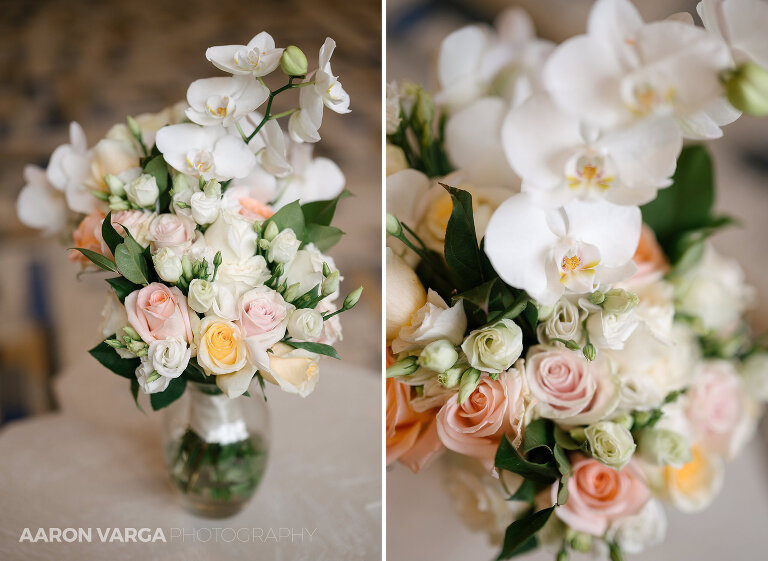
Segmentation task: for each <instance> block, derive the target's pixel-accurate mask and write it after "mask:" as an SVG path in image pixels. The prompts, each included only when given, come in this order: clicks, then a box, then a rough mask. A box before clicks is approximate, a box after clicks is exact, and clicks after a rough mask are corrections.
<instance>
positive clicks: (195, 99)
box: [186, 76, 269, 127]
mask: <svg viewBox="0 0 768 561" xmlns="http://www.w3.org/2000/svg"><path fill="white" fill-rule="evenodd" d="M268 97H269V88H267V87H266V86H265V85H264V84H263V83H262V82H259V81H258V80H255V79H254V78H253V77H252V76H233V77H229V78H204V79H202V80H195V81H194V82H192V84H190V86H189V89H187V102H188V103H189V108H188V109H187V111H186V115H187V117H188V118H189V120H190V121H192V122H193V123H197V124H198V125H204V126H209V125H218V124H219V123H220V124H222V125H224V126H225V127H230V126H232V125H234V124H235V123H237V122H238V121H239V120H240V119H241V118H243V117H245V116H246V115H247V114H248V113H250V112H251V111H253V110H254V109H256V108H257V107H258V106H259V105H261V104H262V103H264V102H265V101H267V98H268Z"/></svg>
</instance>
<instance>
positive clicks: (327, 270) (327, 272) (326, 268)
mask: <svg viewBox="0 0 768 561" xmlns="http://www.w3.org/2000/svg"><path fill="white" fill-rule="evenodd" d="M323 276H324V277H329V276H331V268H330V267H329V266H328V263H326V262H325V261H323Z"/></svg>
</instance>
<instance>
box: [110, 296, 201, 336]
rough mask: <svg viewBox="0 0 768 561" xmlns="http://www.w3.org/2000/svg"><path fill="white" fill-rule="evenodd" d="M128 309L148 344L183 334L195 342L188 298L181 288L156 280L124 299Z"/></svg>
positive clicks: (129, 320) (136, 327)
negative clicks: (168, 285)
mask: <svg viewBox="0 0 768 561" xmlns="http://www.w3.org/2000/svg"><path fill="white" fill-rule="evenodd" d="M125 312H126V314H127V315H128V322H129V323H130V324H131V327H133V328H134V329H135V330H136V332H137V333H138V334H139V336H140V337H141V338H142V339H143V340H144V342H145V343H152V342H153V341H157V340H159V339H170V338H171V337H181V338H182V339H184V340H185V341H187V342H189V341H192V328H191V325H190V320H189V309H188V308H187V299H186V298H185V297H184V295H183V294H182V293H181V291H180V290H179V289H178V288H176V287H175V286H174V287H170V288H169V287H167V286H166V285H164V284H161V283H159V282H153V283H151V284H149V285H147V286H145V287H144V288H142V289H140V290H136V291H134V292H131V293H130V294H129V295H128V296H126V298H125Z"/></svg>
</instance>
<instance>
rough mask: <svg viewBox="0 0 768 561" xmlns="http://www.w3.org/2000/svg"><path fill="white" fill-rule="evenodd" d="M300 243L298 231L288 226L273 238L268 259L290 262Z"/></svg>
mask: <svg viewBox="0 0 768 561" xmlns="http://www.w3.org/2000/svg"><path fill="white" fill-rule="evenodd" d="M270 225H271V224H270ZM267 229H269V228H267ZM300 245H301V240H299V239H298V238H297V237H296V233H295V232H294V231H293V230H291V229H290V228H286V229H285V230H283V231H282V232H280V233H279V234H278V235H277V236H275V237H274V238H273V239H272V240H271V242H270V244H269V251H268V252H267V259H268V260H269V261H274V262H277V263H288V262H290V261H291V260H293V258H294V257H296V252H297V251H299V246H300Z"/></svg>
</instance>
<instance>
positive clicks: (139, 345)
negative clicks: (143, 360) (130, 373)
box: [126, 341, 147, 356]
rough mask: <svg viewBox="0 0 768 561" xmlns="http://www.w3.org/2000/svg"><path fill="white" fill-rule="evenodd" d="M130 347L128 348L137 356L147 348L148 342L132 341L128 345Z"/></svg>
mask: <svg viewBox="0 0 768 561" xmlns="http://www.w3.org/2000/svg"><path fill="white" fill-rule="evenodd" d="M126 347H128V350H129V351H131V352H132V353H133V354H135V355H136V356H140V355H139V353H140V352H141V351H145V352H146V350H147V344H146V343H145V342H144V341H131V342H130V343H128V344H127V345H126Z"/></svg>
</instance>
